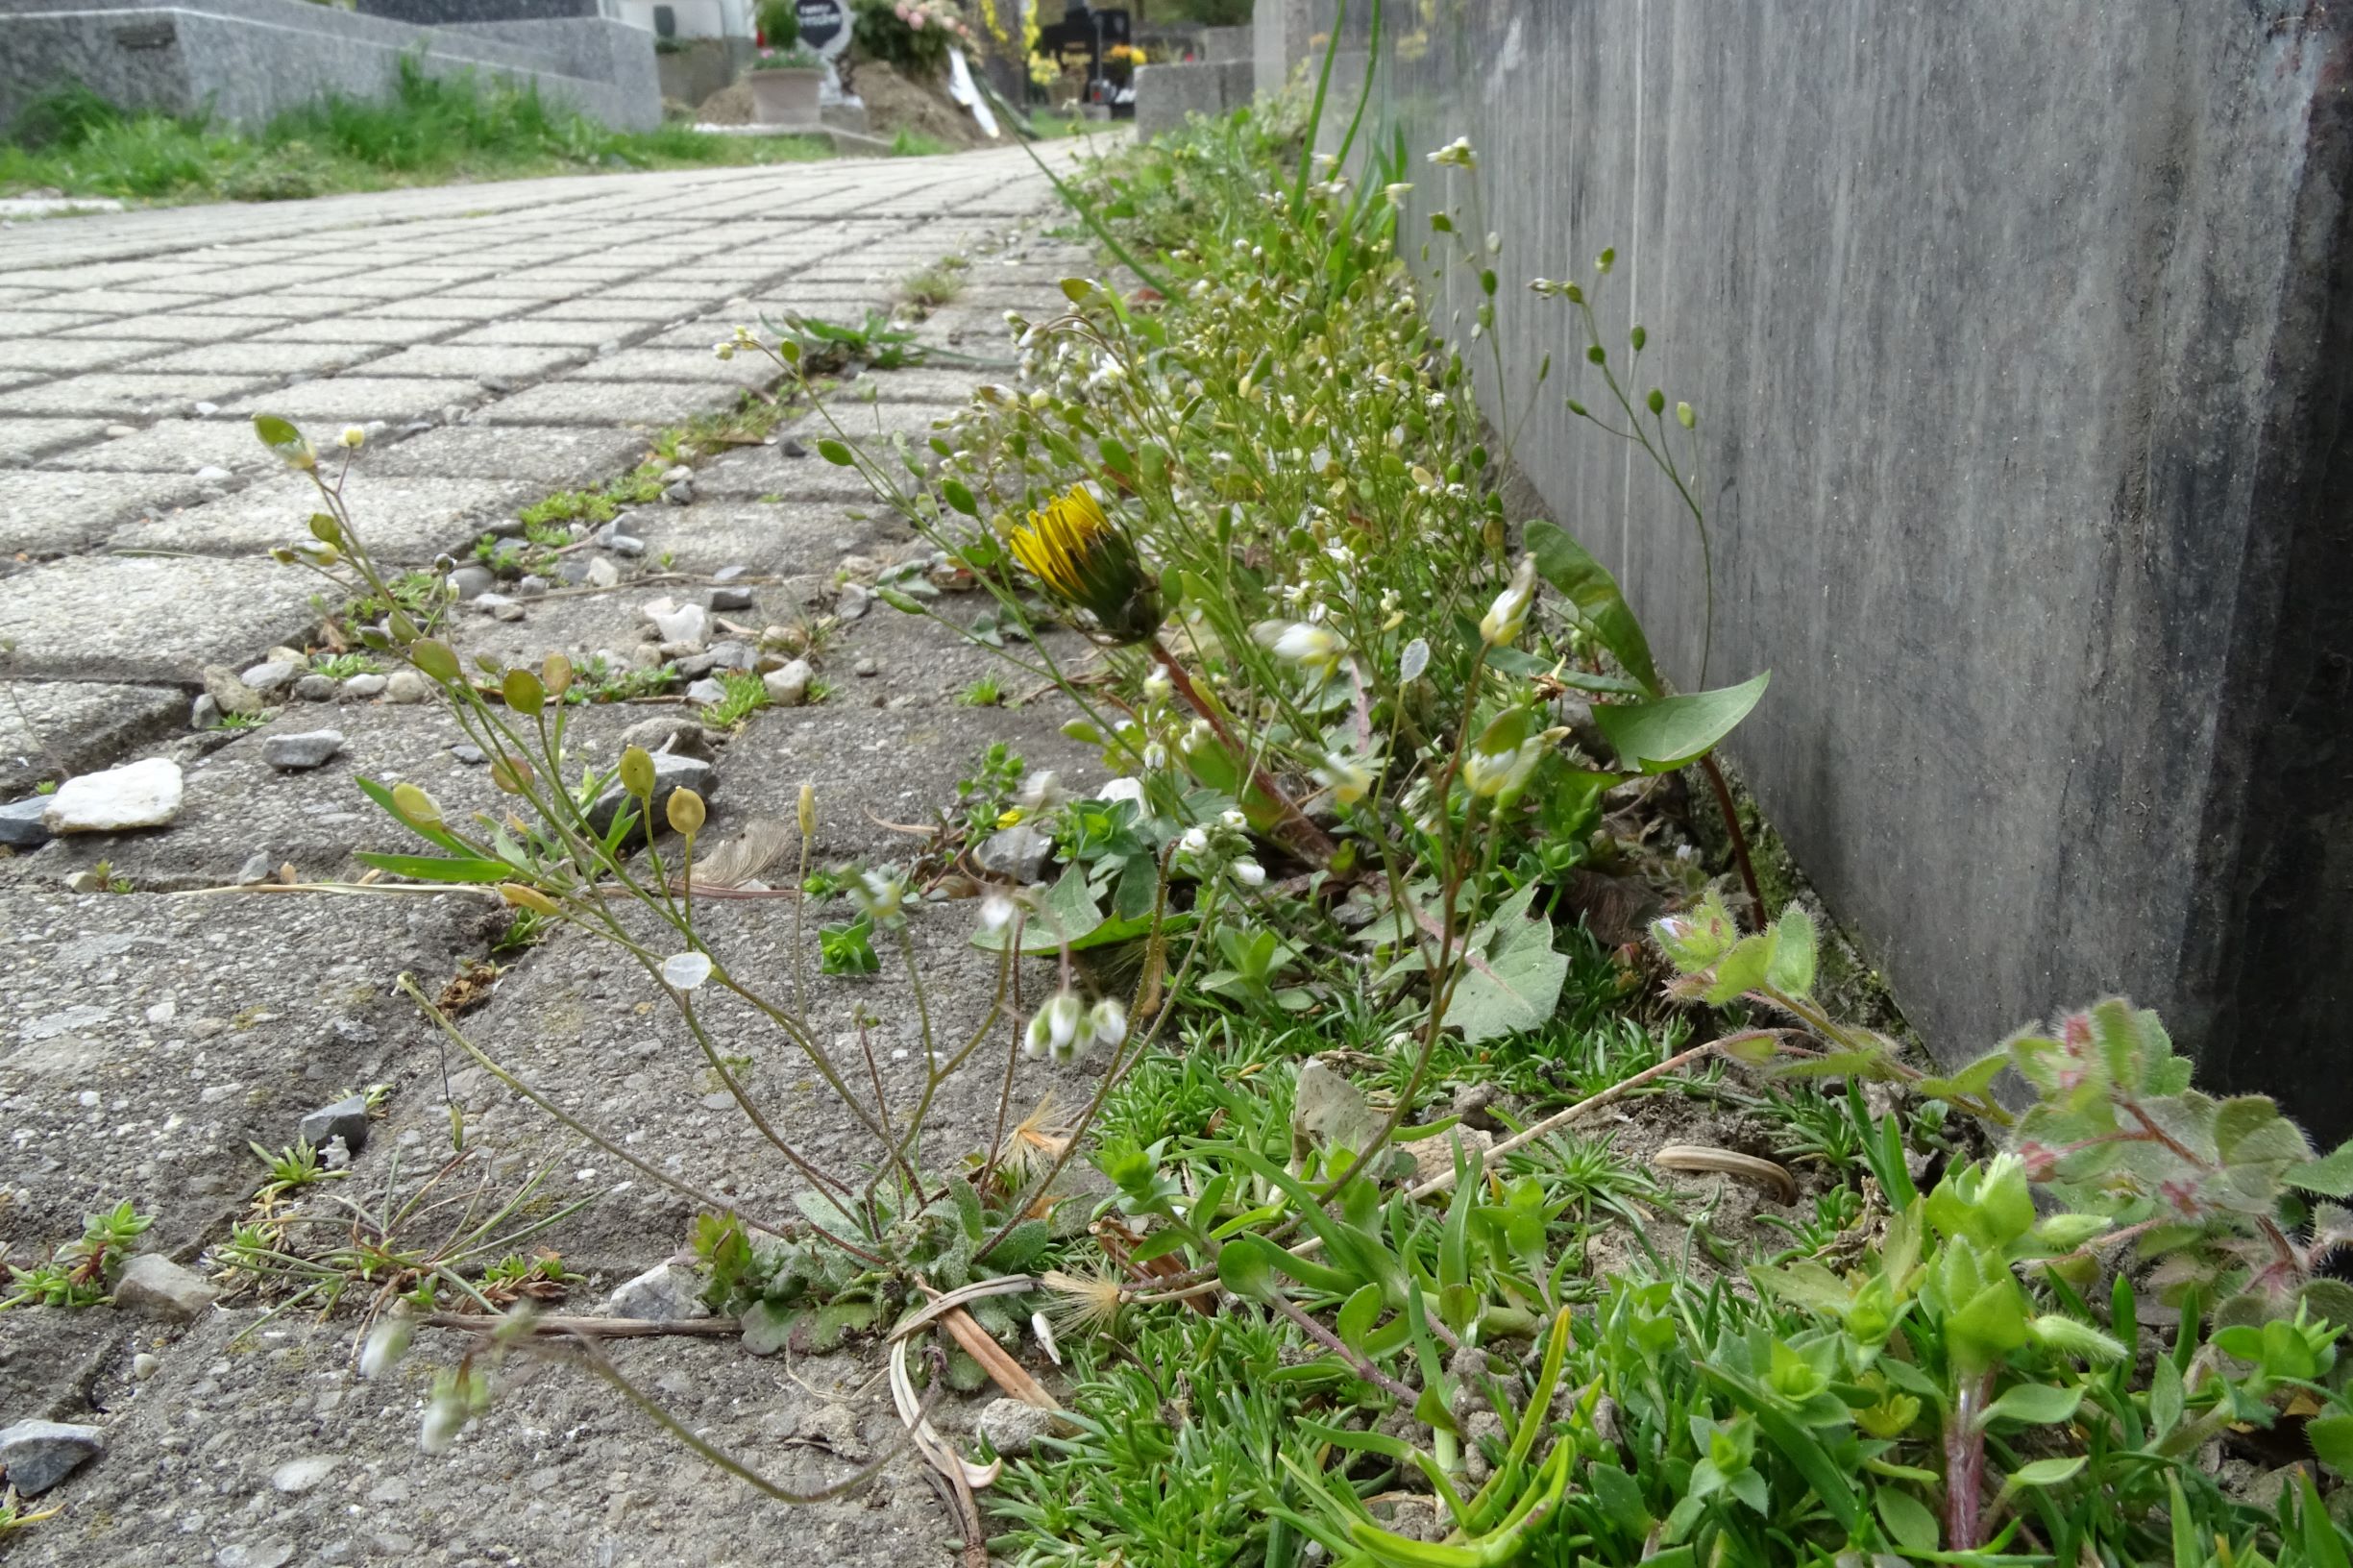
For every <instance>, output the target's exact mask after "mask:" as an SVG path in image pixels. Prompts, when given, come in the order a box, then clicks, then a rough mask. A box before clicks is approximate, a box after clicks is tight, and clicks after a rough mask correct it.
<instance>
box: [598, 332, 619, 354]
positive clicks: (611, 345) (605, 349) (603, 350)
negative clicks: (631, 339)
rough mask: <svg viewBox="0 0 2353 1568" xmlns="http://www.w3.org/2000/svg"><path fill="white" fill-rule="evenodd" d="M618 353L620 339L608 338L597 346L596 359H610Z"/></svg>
mask: <svg viewBox="0 0 2353 1568" xmlns="http://www.w3.org/2000/svg"><path fill="white" fill-rule="evenodd" d="M620 352H621V339H619V338H617V337H608V338H606V339H605V340H604V341H603V342H601V343H600V344H598V345H597V357H598V358H600V359H610V358H611V357H612V356H613V355H617V354H619V353H620Z"/></svg>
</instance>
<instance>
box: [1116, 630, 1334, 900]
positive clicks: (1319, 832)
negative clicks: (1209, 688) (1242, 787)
mask: <svg viewBox="0 0 2353 1568" xmlns="http://www.w3.org/2000/svg"><path fill="white" fill-rule="evenodd" d="M1144 649H1145V651H1147V652H1149V653H1150V654H1151V655H1152V657H1153V658H1154V659H1155V660H1156V661H1157V662H1158V663H1159V665H1160V667H1161V668H1162V669H1163V670H1165V671H1167V672H1168V680H1169V683H1170V684H1171V685H1173V686H1174V687H1176V689H1177V692H1178V695H1180V696H1182V697H1183V698H1185V700H1186V701H1187V702H1189V703H1190V704H1191V706H1192V710H1193V712H1195V713H1197V714H1199V715H1200V716H1201V717H1202V718H1203V719H1206V720H1207V721H1209V726H1210V728H1211V729H1213V730H1214V731H1216V734H1217V739H1218V740H1220V741H1221V742H1223V743H1224V744H1225V747H1226V749H1227V750H1229V751H1231V752H1233V753H1234V759H1235V761H1237V762H1241V761H1244V760H1246V759H1248V757H1249V756H1250V751H1249V748H1248V747H1244V746H1243V745H1242V744H1241V742H1240V741H1238V740H1237V739H1236V738H1235V736H1234V732H1233V731H1232V730H1231V729H1228V728H1227V727H1226V722H1225V716H1224V715H1223V714H1221V713H1219V712H1218V711H1217V705H1216V704H1215V703H1214V702H1212V701H1211V700H1210V699H1209V698H1208V697H1207V696H1206V695H1205V694H1204V693H1203V692H1202V690H1201V688H1200V687H1198V686H1195V685H1194V684H1193V678H1192V676H1191V675H1189V674H1187V673H1186V670H1185V667H1184V666H1183V665H1181V664H1179V663H1177V661H1176V655H1175V654H1173V653H1171V652H1169V651H1168V649H1166V648H1164V647H1163V646H1162V644H1161V640H1160V639H1159V638H1157V637H1155V638H1153V639H1152V640H1151V641H1149V642H1147V643H1145V644H1144ZM1250 782H1251V784H1252V786H1253V787H1255V788H1256V789H1257V790H1258V791H1259V792H1260V793H1261V794H1262V795H1264V796H1266V797H1267V798H1268V799H1269V800H1272V801H1274V802H1275V804H1276V805H1278V806H1280V807H1281V808H1282V809H1283V812H1284V817H1285V821H1284V828H1285V834H1284V836H1285V837H1286V838H1287V839H1289V840H1290V841H1291V847H1292V848H1293V849H1296V850H1298V851H1299V853H1300V854H1302V855H1304V856H1306V857H1307V858H1308V859H1309V860H1311V861H1312V862H1313V863H1314V864H1315V865H1317V866H1319V867H1320V866H1325V865H1329V864H1330V863H1331V860H1332V857H1333V855H1334V854H1335V853H1336V852H1337V851H1338V848H1339V846H1338V845H1336V844H1334V843H1333V842H1332V839H1331V836H1330V835H1329V834H1327V833H1325V832H1324V830H1323V829H1322V828H1320V827H1317V826H1316V825H1315V824H1314V823H1313V822H1312V821H1309V820H1308V814H1307V813H1306V812H1304V811H1301V810H1300V809H1299V808H1298V806H1296V805H1295V804H1293V803H1292V801H1291V797H1290V796H1287V795H1286V794H1284V793H1283V786H1282V785H1280V784H1278V783H1276V782H1275V779H1274V775H1273V774H1272V773H1269V772H1267V771H1266V770H1265V769H1264V768H1262V767H1261V766H1259V765H1258V764H1257V763H1255V762H1253V763H1251V764H1250Z"/></svg>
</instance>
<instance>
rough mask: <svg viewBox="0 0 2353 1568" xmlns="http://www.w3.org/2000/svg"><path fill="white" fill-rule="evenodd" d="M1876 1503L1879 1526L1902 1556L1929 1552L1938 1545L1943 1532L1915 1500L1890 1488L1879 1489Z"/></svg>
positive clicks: (1942, 1537)
mask: <svg viewBox="0 0 2353 1568" xmlns="http://www.w3.org/2000/svg"><path fill="white" fill-rule="evenodd" d="M1876 1501H1877V1503H1878V1506H1879V1523H1881V1524H1883V1525H1885V1526H1886V1527H1887V1533H1888V1534H1889V1536H1891V1537H1892V1538H1893V1539H1894V1540H1895V1543H1896V1544H1897V1545H1898V1546H1900V1547H1901V1548H1903V1549H1904V1550H1905V1551H1906V1552H1933V1551H1935V1550H1936V1549H1937V1547H1938V1546H1939V1545H1941V1544H1942V1542H1943V1540H1944V1531H1942V1530H1941V1529H1940V1528H1939V1527H1938V1525H1937V1522H1936V1515H1935V1514H1934V1513H1932V1512H1930V1511H1929V1509H1928V1506H1927V1505H1926V1504H1925V1503H1923V1502H1922V1501H1921V1500H1920V1499H1919V1498H1917V1497H1914V1496H1913V1495H1912V1494H1911V1493H1909V1492H1906V1491H1901V1490H1899V1489H1898V1488H1896V1487H1894V1486H1882V1487H1880V1488H1879V1490H1878V1496H1877V1498H1876Z"/></svg>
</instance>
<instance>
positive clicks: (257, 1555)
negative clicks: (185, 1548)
mask: <svg viewBox="0 0 2353 1568" xmlns="http://www.w3.org/2000/svg"><path fill="white" fill-rule="evenodd" d="M405 1555H406V1554H403V1556H405ZM293 1560H294V1543H293V1542H292V1541H288V1540H275V1541H263V1542H262V1543H261V1544H260V1545H258V1546H246V1545H243V1544H242V1543H240V1544H238V1545H236V1546H224V1547H222V1548H221V1549H220V1550H219V1551H218V1552H215V1553H213V1554H212V1568H286V1564H287V1563H289V1562H292V1561H293Z"/></svg>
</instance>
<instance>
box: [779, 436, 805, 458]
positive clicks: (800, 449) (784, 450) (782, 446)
mask: <svg viewBox="0 0 2353 1568" xmlns="http://www.w3.org/2000/svg"><path fill="white" fill-rule="evenodd" d="M776 454H777V455H778V456H780V457H806V456H808V455H809V449H808V448H807V447H804V446H802V445H801V444H800V443H799V442H797V441H796V440H794V439H793V438H792V437H791V436H789V435H787V436H782V437H779V438H778V440H777V442H776Z"/></svg>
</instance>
